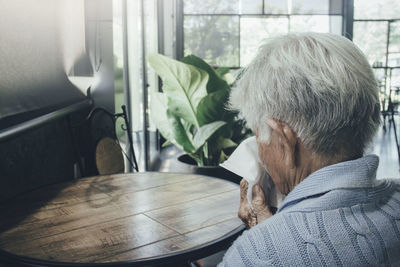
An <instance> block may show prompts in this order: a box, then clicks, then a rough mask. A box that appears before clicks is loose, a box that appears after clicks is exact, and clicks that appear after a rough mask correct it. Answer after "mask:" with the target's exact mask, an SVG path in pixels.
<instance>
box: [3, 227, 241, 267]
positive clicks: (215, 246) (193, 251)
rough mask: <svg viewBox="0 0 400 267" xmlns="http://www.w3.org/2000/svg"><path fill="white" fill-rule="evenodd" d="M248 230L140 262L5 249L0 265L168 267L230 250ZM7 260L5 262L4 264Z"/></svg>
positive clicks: (239, 228)
mask: <svg viewBox="0 0 400 267" xmlns="http://www.w3.org/2000/svg"><path fill="white" fill-rule="evenodd" d="M245 229H246V227H245V225H244V224H242V225H240V226H238V227H237V228H235V229H234V230H232V231H231V232H229V233H227V234H225V235H223V236H221V237H219V238H217V239H215V240H213V241H210V242H207V243H204V244H201V245H199V246H195V247H193V248H190V249H187V250H184V251H181V252H180V251H177V252H172V253H169V254H165V255H161V256H155V257H149V258H142V259H138V260H128V261H116V262H98V263H90V262H89V263H88V262H87V263H83V262H56V261H51V260H43V259H37V258H31V257H27V256H22V255H17V254H14V253H11V252H8V251H5V250H3V249H0V263H10V264H18V266H88V267H90V266H153V265H167V264H172V263H178V262H181V263H182V262H188V261H194V260H197V259H201V258H203V257H207V256H209V255H211V254H213V253H217V252H219V251H221V250H223V249H226V248H228V247H229V246H230V245H231V243H232V242H233V241H235V240H236V238H238V237H239V235H240V234H241V233H242V232H243V231H244V230H245ZM3 260H5V262H3Z"/></svg>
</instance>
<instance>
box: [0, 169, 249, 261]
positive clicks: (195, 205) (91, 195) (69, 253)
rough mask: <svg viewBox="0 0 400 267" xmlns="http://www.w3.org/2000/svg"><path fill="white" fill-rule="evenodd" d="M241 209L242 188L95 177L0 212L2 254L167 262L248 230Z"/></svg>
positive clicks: (163, 177)
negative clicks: (165, 259) (168, 258)
mask: <svg viewBox="0 0 400 267" xmlns="http://www.w3.org/2000/svg"><path fill="white" fill-rule="evenodd" d="M238 206H239V188H238V185H236V184H234V183H231V182H228V181H225V180H221V179H217V178H212V177H208V176H200V175H192V174H174V173H157V172H145V173H130V174H117V175H107V176H96V177H90V178H85V179H80V180H77V181H73V182H68V183H62V184H56V185H52V186H47V187H45V188H41V189H38V190H35V191H32V192H29V193H26V194H24V195H20V196H19V197H17V198H14V199H11V200H9V201H7V202H5V203H2V204H0V214H1V220H0V250H3V251H5V252H8V253H12V254H15V255H19V256H27V257H31V258H34V259H39V260H48V261H57V262H76V263H94V262H97V263H104V262H125V261H135V260H144V259H146V258H154V257H165V256H166V255H167V256H168V255H169V254H177V253H178V254H179V252H182V253H183V252H185V251H188V250H196V248H197V247H204V246H205V245H207V244H212V243H213V241H215V240H221V238H222V239H223V238H224V237H229V236H230V234H232V233H233V232H236V233H237V232H238V231H237V230H238V229H243V227H244V226H243V224H242V223H241V221H240V220H239V219H238V218H237V211H238Z"/></svg>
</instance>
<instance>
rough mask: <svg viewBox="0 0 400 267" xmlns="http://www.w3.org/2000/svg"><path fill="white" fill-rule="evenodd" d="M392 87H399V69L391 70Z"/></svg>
mask: <svg viewBox="0 0 400 267" xmlns="http://www.w3.org/2000/svg"><path fill="white" fill-rule="evenodd" d="M391 85H392V86H400V69H393V70H392V83H391ZM399 100H400V99H399Z"/></svg>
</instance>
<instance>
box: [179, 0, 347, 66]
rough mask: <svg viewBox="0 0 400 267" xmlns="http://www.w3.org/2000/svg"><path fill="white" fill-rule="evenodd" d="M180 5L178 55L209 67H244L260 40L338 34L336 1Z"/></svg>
mask: <svg viewBox="0 0 400 267" xmlns="http://www.w3.org/2000/svg"><path fill="white" fill-rule="evenodd" d="M181 1H183V21H182V22H181V23H182V27H183V40H181V41H182V42H183V44H184V45H183V50H184V55H188V54H194V55H196V56H199V57H201V58H203V59H204V60H205V61H207V62H208V63H209V64H211V65H214V66H223V67H230V68H238V67H242V66H245V65H247V64H248V63H249V62H250V61H251V59H252V58H253V57H254V55H255V53H256V52H257V48H258V47H259V45H260V44H261V43H262V41H263V40H264V39H265V38H270V37H273V36H276V35H278V34H284V33H288V32H298V31H318V32H332V33H336V34H341V33H342V16H343V14H342V10H343V8H342V6H343V2H342V0H287V1H285V0H235V1H228V0H224V1H216V0H204V1H195V0H181ZM178 23H179V22H178ZM178 42H179V40H178ZM178 54H179V53H178Z"/></svg>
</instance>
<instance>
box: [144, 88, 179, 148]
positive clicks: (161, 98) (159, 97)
mask: <svg viewBox="0 0 400 267" xmlns="http://www.w3.org/2000/svg"><path fill="white" fill-rule="evenodd" d="M167 102H168V99H167V96H166V95H165V94H163V93H159V92H154V91H152V92H151V93H150V118H151V120H152V121H153V122H154V124H155V125H156V126H157V129H158V130H159V131H160V133H161V135H162V136H163V137H164V138H165V139H166V140H169V141H170V142H171V143H176V142H175V140H174V139H175V137H174V133H173V131H172V129H171V125H170V123H169V118H168V116H167Z"/></svg>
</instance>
